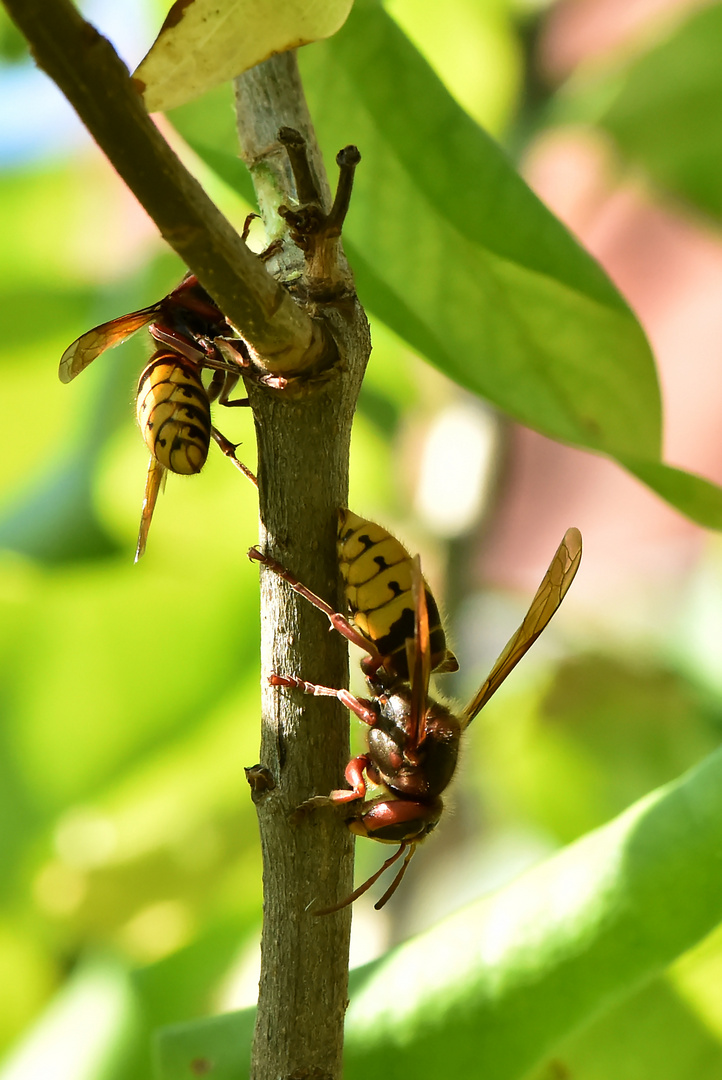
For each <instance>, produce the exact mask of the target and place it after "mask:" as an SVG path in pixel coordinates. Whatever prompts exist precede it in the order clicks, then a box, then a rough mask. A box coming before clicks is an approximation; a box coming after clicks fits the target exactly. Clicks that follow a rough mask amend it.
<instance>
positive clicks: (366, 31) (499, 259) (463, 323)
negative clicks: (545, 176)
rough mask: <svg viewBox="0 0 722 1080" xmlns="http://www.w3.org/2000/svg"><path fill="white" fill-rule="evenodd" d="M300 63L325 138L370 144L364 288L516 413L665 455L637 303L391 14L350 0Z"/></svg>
mask: <svg viewBox="0 0 722 1080" xmlns="http://www.w3.org/2000/svg"><path fill="white" fill-rule="evenodd" d="M300 63H301V68H302V72H303V74H304V82H305V85H306V90H307V95H308V98H309V105H310V108H311V114H312V116H313V117H314V123H315V125H316V127H317V129H318V131H319V135H320V138H321V141H322V145H323V146H324V148H325V149H326V150H327V151H329V152H334V153H335V151H336V149H338V147H340V146H342V145H344V143H348V142H355V143H356V144H357V145H358V146H359V147H360V149H361V152H362V155H363V160H362V163H361V165H360V167H359V169H358V170H357V172H356V181H355V186H354V196H353V201H352V205H351V210H350V213H349V217H348V219H347V222H346V225H345V229H344V242H345V244H346V246H347V247H348V249H349V255H350V259H351V262H352V265H353V267H354V271H355V273H356V277H357V283H358V288H359V294H360V296H361V299H362V301H363V302H364V303H366V304H368V306H369V307H370V308H371V310H372V311H373V312H374V313H375V314H377V315H379V316H380V317H381V318H382V319H383V321H384V322H386V323H387V324H388V325H389V326H390V327H391V328H392V329H393V330H395V331H396V332H397V333H399V334H400V335H401V336H403V337H405V338H406V340H407V341H409V342H410V344H412V345H413V346H414V348H416V349H417V350H418V351H419V352H421V353H422V354H423V355H424V356H427V357H428V358H429V359H430V360H432V362H433V363H435V364H436V365H437V366H438V367H440V368H441V369H442V370H443V371H445V372H446V374H448V375H449V376H450V377H451V378H454V379H456V380H457V381H458V382H460V383H461V384H462V385H464V386H466V387H468V388H469V389H470V390H473V391H475V392H476V393H479V394H481V395H482V396H483V397H485V398H487V399H489V400H490V401H492V402H493V403H494V404H495V405H497V406H498V407H499V408H501V409H503V410H504V411H505V412H507V413H509V414H510V415H511V416H513V417H515V418H516V419H518V420H520V421H522V422H523V423H525V424H528V425H530V426H532V427H535V428H537V429H538V430H540V431H543V432H544V433H545V434H547V435H550V436H552V437H554V438H557V439H562V440H564V441H567V442H574V443H578V444H580V445H583V446H587V447H590V448H593V449H606V450H607V451H608V452H609V453H612V454H614V455H617V454H621V453H625V452H626V453H629V454H635V455H637V456H640V457H656V456H658V448H659V431H660V405H659V397H658V388H657V383H656V375H655V371H654V364H653V361H652V357H651V354H650V351H649V346H648V345H647V342H646V340H645V338H644V335H643V333H642V330H641V329H640V327H639V325H638V324H637V322H636V320H635V319H634V316H633V315H632V314H631V312H630V311H629V309H628V307H627V306H626V304H625V302H624V301H623V299H622V298H621V297H620V295H619V294H618V293H617V292H616V290H615V289H614V287H613V285H612V284H611V283H610V281H609V280H608V278H607V277H606V276H605V274H604V273H603V271H602V270H601V268H600V267H599V265H598V264H597V263H596V262H595V261H594V260H593V259H592V258H591V256H589V255H588V254H587V253H586V252H585V251H584V250H583V249H582V248H581V247H580V246H579V244H578V243H577V242H576V240H574V239H573V238H572V236H571V235H570V234H569V233H568V232H567V230H566V229H565V227H564V226H563V225H562V224H561V223H560V222H559V221H558V220H557V219H556V218H555V217H554V216H553V215H552V214H551V213H550V211H548V210H547V209H546V207H545V206H543V204H542V203H541V202H540V201H539V200H538V199H537V198H536V196H535V195H534V194H533V193H532V192H531V190H530V189H529V188H528V187H527V186H526V184H525V183H524V181H523V180H522V179H521V177H520V176H519V175H518V173H517V172H516V171H515V169H514V168H513V166H512V164H511V163H510V161H509V160H508V159H507V157H506V156H505V154H504V153H503V151H502V150H501V149H500V148H499V147H498V146H497V144H496V143H494V142H493V140H492V139H491V138H490V137H489V136H488V135H486V133H485V132H484V131H483V130H482V129H481V128H480V127H479V126H478V125H477V124H476V123H475V122H474V121H473V120H472V119H471V118H470V117H469V116H468V115H467V114H466V113H465V112H464V111H463V109H461V108H460V106H459V105H458V104H457V103H456V102H455V101H454V100H453V98H452V97H451V96H450V94H449V93H448V91H447V90H446V89H445V88H444V86H443V85H442V83H441V82H440V81H439V79H438V78H437V77H436V75H435V74H434V72H433V71H432V69H431V68H430V67H429V66H428V64H427V63H426V62H425V61H424V60H423V58H422V57H421V56H420V54H419V53H418V52H417V51H416V50H415V49H414V47H413V46H412V45H411V43H410V42H409V41H408V40H407V38H406V37H405V36H404V35H403V33H402V32H401V31H400V30H399V28H398V27H397V26H396V24H395V23H394V21H393V20H392V19H391V18H390V17H389V16H388V15H386V14H385V12H384V11H383V10H382V9H381V8H379V7H377V6H376V5H375V4H372V3H368V2H366V3H361V4H357V5H356V6H355V8H354V10H353V11H352V13H351V15H350V16H349V19H348V21H347V23H346V25H345V26H344V28H343V29H342V30H341V32H340V33H339V34H337V35H336V36H335V37H334V38H333V39H330V40H329V41H327V42H324V43H320V44H317V45H315V46H313V47H312V48H310V49H307V50H305V51H304V53H303V54H302V55H301V57H300ZM371 71H373V78H370V77H369V72H371ZM633 447H636V449H633Z"/></svg>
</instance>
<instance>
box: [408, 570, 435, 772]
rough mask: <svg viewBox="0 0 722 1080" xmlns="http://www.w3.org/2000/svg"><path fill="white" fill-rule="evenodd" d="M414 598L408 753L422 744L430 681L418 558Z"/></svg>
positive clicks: (426, 620)
mask: <svg viewBox="0 0 722 1080" xmlns="http://www.w3.org/2000/svg"><path fill="white" fill-rule="evenodd" d="M411 595H412V596H413V600H414V612H415V618H414V637H413V639H407V641H406V654H407V659H408V665H409V675H410V677H411V712H410V715H409V742H408V746H407V754H408V752H409V750H410V749H411V750H413V748H414V747H416V746H418V745H419V744H420V743H421V742H423V738H424V734H425V732H424V727H423V718H424V714H425V713H426V700H427V698H428V695H429V679H430V677H431V641H430V638H429V612H428V608H427V606H426V589H425V588H424V579H423V577H422V576H421V561H420V559H419V556H418V555H416V556H415V557H414V558H413V559H412V560H411Z"/></svg>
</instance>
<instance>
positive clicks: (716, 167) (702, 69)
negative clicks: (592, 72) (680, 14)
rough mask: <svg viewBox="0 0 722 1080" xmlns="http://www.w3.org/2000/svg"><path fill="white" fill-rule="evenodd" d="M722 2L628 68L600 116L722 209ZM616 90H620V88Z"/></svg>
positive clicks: (709, 207) (695, 195) (666, 176)
mask: <svg viewBox="0 0 722 1080" xmlns="http://www.w3.org/2000/svg"><path fill="white" fill-rule="evenodd" d="M721 54H722V5H721V4H709V5H705V6H704V7H702V8H701V10H699V11H696V12H694V13H693V14H692V15H691V16H690V17H689V19H688V20H687V21H686V22H684V23H682V25H681V26H675V28H674V29H673V31H672V32H671V33H670V34H669V35H668V36H667V37H666V39H665V40H664V41H662V42H661V43H659V44H658V45H657V46H656V47H655V48H653V49H651V50H650V51H649V52H648V53H646V54H645V55H643V56H641V57H639V58H637V59H636V60H635V61H634V62H633V63H632V64H630V65H629V67H628V68H627V69H626V70H625V71H623V72H621V73H620V72H614V73H612V74H611V75H608V76H607V77H606V78H604V79H602V80H601V82H602V84H606V87H607V95H611V102H610V103H609V104H608V106H607V107H606V109H605V110H604V111H603V113H602V115H601V116H600V118H599V121H600V123H601V124H602V126H603V127H605V128H606V129H607V131H609V132H610V133H611V134H612V135H613V136H614V138H615V140H616V141H617V143H618V144H619V146H620V148H621V149H622V151H623V152H624V154H626V155H627V156H628V157H629V158H630V159H631V160H632V161H635V162H638V163H641V164H642V165H643V166H644V167H645V168H646V169H647V170H648V171H649V173H650V175H651V176H652V177H653V178H654V180H655V181H656V182H657V183H658V184H659V185H660V186H661V187H662V188H665V189H666V190H668V191H670V192H672V193H674V194H676V195H681V196H682V197H683V198H685V199H687V200H688V201H689V202H691V203H692V204H693V205H694V206H696V207H698V208H699V209H700V210H702V211H704V212H705V213H708V214H712V215H713V216H714V217H716V218H719V217H720V216H722V187H721V186H720V179H719V178H720V175H721V174H722V130H721V129H720V122H719V118H720V112H722V65H721V64H720V55H721ZM615 91H616V92H615Z"/></svg>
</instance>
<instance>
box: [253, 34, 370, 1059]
mask: <svg viewBox="0 0 722 1080" xmlns="http://www.w3.org/2000/svg"><path fill="white" fill-rule="evenodd" d="M236 102H237V111H238V126H239V134H240V138H241V144H242V156H243V159H244V160H245V161H246V163H247V165H248V166H249V168H250V170H251V172H252V174H253V177H254V181H255V182H256V185H257V192H258V196H259V204H260V206H261V208H262V211H263V213H264V218H265V220H266V226H267V229H268V231H269V233H271V234H273V233H274V232H275V233H278V232H279V226H280V224H282V223H280V220H279V218H278V216H277V212H278V207H279V205H282V204H286V205H290V204H292V203H293V204H295V203H296V201H297V200H298V201H301V202H305V201H306V200H307V199H308V197H309V195H310V194H311V189H312V188H315V190H316V191H317V192H318V193H319V196H320V200H321V203H322V208H324V209H327V208H328V207H329V206H330V204H331V198H330V192H329V187H328V181H327V178H326V174H325V170H324V167H323V162H322V158H321V154H320V151H319V148H318V145H317V142H316V138H315V133H314V131H313V127H312V124H311V120H310V117H309V115H308V111H307V108H306V102H305V98H304V94H303V88H302V85H301V82H300V77H299V74H298V67H297V64H296V58H295V55H294V54H284V55H281V56H276V57H273V58H272V59H271V60H269V61H267V62H266V63H264V64H259V65H258V67H256V68H253V69H252V70H251V71H248V72H246V73H245V74H244V75H242V76H241V77H240V78H239V79H237V80H236ZM283 127H289V128H292V129H295V131H297V132H299V133H300V134H301V135H302V137H303V141H304V143H305V153H306V155H307V156H308V159H309V175H307V176H306V175H305V173H304V169H303V166H302V165H299V163H298V162H297V169H296V171H297V173H299V175H300V176H301V177H304V179H302V180H301V182H300V184H299V186H300V187H303V188H304V190H303V191H300V192H297V190H296V183H295V180H294V171H293V169H292V168H291V165H290V163H289V157H288V151H287V149H286V147H285V146H284V145H282V144H281V143H280V142H279V140H278V132H279V129H281V128H283ZM297 150H298V148H297V147H296V149H295V150H294V152H297ZM352 212H353V211H352ZM334 251H335V254H336V265H335V268H334V269H333V271H332V276H334V277H335V278H336V280H337V281H342V282H345V283H346V286H347V287H346V291H345V293H344V292H343V291H342V294H341V296H338V295H337V296H336V299H335V301H334V302H333V303H330V304H325V305H323V306H322V307H321V309H320V310H319V316H320V317H322V318H324V319H325V320H326V322H327V325H328V326H329V329H330V332H331V334H332V336H333V338H334V341H335V343H336V347H337V350H338V355H339V363H338V364H337V365H336V366H335V367H334V369H333V373H332V375H331V377H328V378H326V379H324V381H323V382H320V383H317V384H315V385H313V384H311V385H310V386H309V387H308V393H307V396H305V397H304V399H303V400H302V401H293V400H291V399H290V398H289V397H288V396H287V395H286V396H284V395H282V394H275V395H268V394H263V393H259V392H257V391H255V390H254V389H253V388H251V391H250V393H251V399H252V402H253V404H254V415H255V416H256V420H257V428H258V446H259V502H260V516H261V532H260V539H261V547H262V548H263V547H265V549H266V550H267V551H268V552H269V554H271V555H273V556H274V557H275V558H277V559H279V560H280V561H281V562H283V563H284V564H285V565H286V566H288V567H289V569H292V570H293V572H294V573H296V574H297V575H298V576H299V577H300V578H301V580H302V581H303V582H304V584H306V585H308V586H309V588H311V589H313V590H314V591H315V592H318V593H319V594H320V595H321V596H323V597H324V598H327V599H328V600H329V602H330V603H332V604H333V605H335V606H336V608H337V610H344V604H345V601H344V598H343V592H342V585H341V582H340V575H339V569H338V561H337V557H336V542H335V541H336V525H337V510H338V507H340V506H345V505H347V501H348V452H349V441H350V432H351V420H352V417H353V412H354V408H355V404H356V398H357V395H358V390H359V387H360V384H361V379H362V377H363V372H364V369H365V365H366V360H367V358H368V354H369V351H370V342H369V337H368V326H367V323H366V319H365V316H364V314H363V311H362V309H361V308H360V307H359V305H358V302H357V300H356V298H355V295H353V293H352V292H351V291H350V289H349V288H348V286H349V285H350V277H349V275H348V269H347V267H346V263H345V260H344V257H343V252H342V251H341V249H340V245H335V247H334ZM277 271H278V273H280V274H281V275H282V276H283V277H284V278H286V279H288V280H295V279H296V278H297V277H298V275H301V276H304V275H306V276H307V267H306V263H305V258H304V254H303V252H301V251H300V250H299V248H298V247H296V246H295V245H294V244H292V243H290V242H288V241H287V242H286V243H284V245H283V249H282V251H281V253H280V254H279V256H278V264H277ZM308 284H309V287H310V290H311V293H313V291H314V288H315V287H316V286H318V284H319V283H318V282H314V281H313V280H312V281H310V282H308ZM314 306H315V305H314ZM261 612H262V620H261V627H262V628H261V664H262V685H263V687H264V689H263V729H262V742H261V764H262V765H263V766H265V767H266V768H268V769H269V770H270V772H271V773H272V775H273V776H274V778H275V779H276V784H277V786H276V787H275V788H274V790H273V791H271V792H269V793H268V794H267V795H264V796H262V797H260V798H256V806H257V810H258V817H259V826H260V831H261V845H262V849H263V863H264V873H263V876H264V897H265V906H264V923H263V940H262V969H261V981H260V988H259V989H260V993H259V1002H258V1012H257V1018H256V1033H255V1038H254V1048H253V1061H252V1076H253V1080H276V1078H277V1077H291V1076H293V1077H298V1078H304V1080H305V1078H309V1080H310V1078H314V1080H315V1078H318V1080H331V1078H338V1077H340V1076H341V1054H342V1046H343V1021H344V1014H345V1010H346V1004H347V980H348V941H349V933H350V923H351V913H350V908H345V909H344V910H342V911H340V912H338V913H336V914H334V915H330V916H327V917H323V918H319V917H315V916H314V915H312V914H311V913H310V912H309V911H308V907H309V906H310V905H312V904H313V905H314V906H317V907H323V906H330V905H331V904H333V903H334V902H335V901H337V900H338V899H339V898H340V897H343V896H347V895H348V894H349V892H350V891H351V889H352V887H353V862H352V838H351V835H350V833H349V832H348V830H347V828H346V826H345V825H344V824H343V822H342V820H341V819H340V818H339V817H338V816H337V815H335V814H334V813H333V812H332V811H329V810H324V811H321V812H319V813H317V814H310V815H307V816H306V817H305V818H303V819H302V820H301V821H300V822H299V823H298V824H296V825H291V824H289V819H290V817H291V815H292V814H293V811H294V810H295V809H296V808H297V807H298V806H299V804H300V803H302V802H303V801H304V800H306V799H307V798H308V797H309V796H310V795H314V794H326V793H328V792H329V791H330V790H332V789H333V788H335V787H338V786H339V783H340V780H341V777H342V776H343V769H344V766H345V764H346V762H347V761H348V757H349V748H348V726H349V725H348V714H347V712H346V710H345V709H344V708H343V707H342V706H340V705H339V704H338V702H336V701H335V700H334V699H330V698H324V699H321V698H309V697H305V698H303V697H301V695H300V694H298V693H296V692H294V691H289V690H283V691H279V689H278V688H277V687H271V686H268V685H267V681H268V680H267V677H268V675H270V674H271V673H272V672H282V673H283V672H285V673H297V674H303V677H304V678H306V679H310V680H316V679H317V680H318V681H320V682H325V683H326V685H330V686H339V687H343V686H348V649H347V646H346V643H345V642H344V641H343V640H342V638H341V637H340V635H338V634H335V633H332V634H329V632H328V622H327V620H326V619H325V618H324V616H323V615H321V614H320V613H319V612H318V611H316V610H314V609H313V608H311V606H310V605H309V604H308V603H307V602H306V601H304V600H303V598H301V597H299V596H298V595H297V594H296V593H294V592H293V591H292V590H291V589H290V588H288V586H286V584H285V583H284V582H282V581H281V580H280V579H279V578H278V577H277V576H276V575H275V574H273V573H270V572H267V571H262V573H261Z"/></svg>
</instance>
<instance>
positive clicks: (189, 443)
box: [59, 273, 285, 562]
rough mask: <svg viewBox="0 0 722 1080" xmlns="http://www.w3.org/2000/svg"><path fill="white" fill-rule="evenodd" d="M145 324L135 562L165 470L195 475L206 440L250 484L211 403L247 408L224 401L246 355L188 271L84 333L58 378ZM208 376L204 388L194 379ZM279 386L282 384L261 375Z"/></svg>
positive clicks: (246, 370)
mask: <svg viewBox="0 0 722 1080" xmlns="http://www.w3.org/2000/svg"><path fill="white" fill-rule="evenodd" d="M144 326H147V327H148V331H149V333H150V335H151V338H152V339H153V341H154V342H155V343H156V344H157V346H158V347H157V349H156V351H155V352H154V353H153V355H152V356H151V358H150V360H149V361H148V364H147V365H146V367H145V368H144V370H143V371H142V372H141V375H140V379H139V381H138V388H137V392H136V399H137V416H138V423H139V424H140V429H141V431H142V433H143V438H144V439H145V441H146V444H147V445H148V449H149V450H150V453H151V458H150V464H149V466H148V477H147V480H146V486H145V497H144V500H143V509H142V512H141V520H140V530H139V534H138V545H137V549H136V554H135V561H136V562H137V561H138V559H139V558H140V557H141V555H142V554H143V552H144V551H145V546H146V541H147V538H148V530H149V528H150V523H151V519H152V517H153V511H154V509H155V504H156V500H157V498H158V492H159V491H160V489H161V486H162V485H163V483H164V481H165V478H166V474H167V472H169V471H170V472H174V473H181V474H184V475H189V474H193V473H197V472H200V470H201V469H202V468H203V466H204V465H205V462H206V458H207V457H208V449H209V446H210V440H211V438H213V439H214V440H215V442H216V443H217V444H218V446H219V447H220V449H221V450H222V451H223V453H224V454H226V455H227V456H228V457H229V458H230V459H231V460H232V461H233V463H234V464H235V465H236V466H237V467H238V468H239V469H240V470H241V471H242V472H243V473H244V474H245V475H246V476H247V477H248V478H249V479H250V480H251V481H252V482H253V483H254V484H255V482H256V480H255V477H254V476H253V473H251V472H250V471H249V470H248V469H247V468H246V466H245V465H244V464H243V463H242V462H241V461H239V460H238V458H237V457H236V455H235V449H236V448H235V446H234V444H233V443H231V442H229V440H228V439H226V437H225V436H224V435H222V434H221V432H220V431H219V430H218V429H217V428H216V427H214V426H213V423H212V422H211V402H212V401H215V400H216V399H218V401H219V403H220V404H221V405H226V406H232V405H248V399H247V398H237V399H235V400H231V399H230V397H229V395H230V394H231V392H232V391H233V388H234V387H235V385H236V383H237V382H238V379H239V378H240V376H241V375H242V374H247V375H248V374H252V373H253V370H252V368H251V364H250V358H249V354H248V350H247V348H246V346H245V344H244V342H243V341H242V340H241V339H240V338H238V336H237V335H236V333H235V331H234V329H233V327H232V326H231V324H230V323H229V322H228V321H227V320H226V318H225V316H224V315H223V313H222V312H221V311H220V309H219V308H218V307H217V306H216V304H215V303H214V302H213V300H212V299H211V297H210V296H209V295H208V293H207V292H206V291H205V289H204V288H203V286H202V285H201V284H200V283H199V281H198V278H197V277H196V276H195V275H194V274H190V273H188V274H186V275H185V277H184V278H183V280H182V281H181V283H180V284H179V285H178V286H177V287H176V288H175V289H173V290H172V292H170V293H169V294H168V295H167V296H165V297H163V299H162V300H159V301H158V302H157V303H156V304H151V305H150V307H146V308H141V309H140V311H132V312H130V314H128V315H121V316H120V318H117V319H111V320H110V322H106V323H101V325H100V326H95V327H93V329H92V330H88V331H86V333H84V334H82V335H81V336H80V337H79V338H78V339H77V340H76V341H74V342H73V343H72V345H70V346H69V347H68V348H67V349H66V350H65V352H64V353H63V355H62V358H61V360H60V371H59V375H60V380H61V382H64V383H69V382H71V381H72V380H73V379H74V378H75V377H76V375H79V374H80V372H81V371H84V370H85V368H86V367H88V365H89V364H91V363H92V362H93V360H95V359H96V357H98V356H100V355H101V353H104V352H105V351H106V349H110V348H113V346H115V345H120V343H121V342H123V341H126V340H127V338H129V337H130V336H131V335H132V334H135V333H136V332H137V331H138V330H140V329H142V327H144ZM204 368H209V369H211V370H212V371H213V376H212V379H211V382H210V386H209V387H208V388H206V387H205V386H204V384H203V381H202V379H201V373H202V371H203V369H204ZM259 378H260V381H264V382H266V383H268V384H272V385H274V386H276V387H281V386H282V385H283V383H284V382H285V380H283V379H281V378H280V377H279V378H274V377H272V376H260V377H259Z"/></svg>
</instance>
